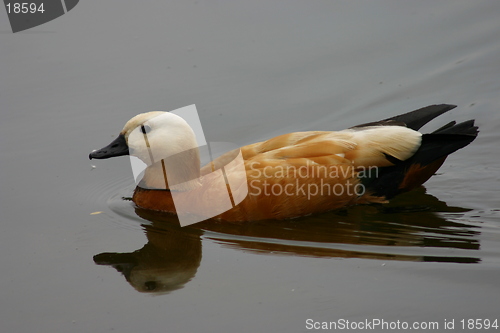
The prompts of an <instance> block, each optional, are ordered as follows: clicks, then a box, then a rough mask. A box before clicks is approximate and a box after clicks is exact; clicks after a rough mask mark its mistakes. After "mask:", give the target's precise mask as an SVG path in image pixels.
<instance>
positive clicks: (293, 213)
mask: <svg viewBox="0 0 500 333" xmlns="http://www.w3.org/2000/svg"><path fill="white" fill-rule="evenodd" d="M453 107H454V106H449V105H436V106H430V107H427V108H423V109H420V110H417V111H414V112H411V113H408V114H404V115H401V116H397V117H393V118H389V119H386V120H384V121H381V122H377V123H369V124H365V125H360V126H357V127H354V128H351V129H348V130H344V131H339V132H317V131H312V132H297V133H290V134H285V135H281V136H278V137H275V138H272V139H270V140H267V141H264V142H259V143H255V144H252V145H248V146H245V147H242V148H241V153H242V157H243V160H244V169H245V171H244V174H243V175H240V176H241V177H246V181H245V182H244V183H243V184H244V185H245V186H247V187H248V194H247V196H246V197H245V199H243V201H241V202H240V203H239V204H237V205H234V206H233V208H231V209H229V210H227V211H225V212H224V213H222V214H219V215H217V216H215V217H214V218H215V219H218V220H223V221H253V220H263V219H285V218H294V217H298V216H304V215H309V214H313V213H320V212H326V211H329V210H334V209H338V208H342V207H346V206H349V205H355V204H364V203H375V202H377V203H381V202H386V199H388V198H390V197H392V196H394V195H396V194H398V193H401V192H405V191H408V190H411V189H413V188H415V187H418V186H420V185H421V184H423V183H424V182H425V181H426V180H427V179H428V178H429V177H431V176H432V174H434V173H435V171H436V170H437V169H439V167H440V166H441V164H442V163H443V162H444V160H445V159H446V156H447V155H448V154H450V153H452V152H453V151H455V150H457V149H460V148H462V147H464V146H465V145H467V144H468V143H470V142H471V141H472V140H473V139H474V138H475V136H476V135H477V127H474V126H473V122H472V121H469V122H465V123H462V124H458V125H456V124H455V123H454V122H453V123H450V124H448V125H447V126H444V127H442V128H441V129H439V130H437V131H435V132H433V133H431V134H425V135H422V134H420V133H419V132H417V131H416V130H417V129H418V128H420V127H421V126H422V125H423V124H425V123H426V122H428V121H429V120H431V119H433V118H434V117H436V116H438V115H439V114H442V113H443V112H446V111H448V110H449V109H451V108H453ZM126 128H127V126H126ZM126 128H125V129H124V132H122V134H123V135H124V137H125V138H126V135H127V134H126V133H127V132H126ZM443 147H444V148H443ZM106 148H107V149H109V146H108V147H105V148H103V150H105V149H106ZM101 151H102V150H101ZM104 153H105V154H104V155H105V157H102V156H101V155H99V153H95V156H92V154H91V158H106V157H107V155H110V153H109V151H105V152H104ZM113 154H114V155H113ZM111 155H113V156H116V153H111ZM228 156H229V155H223V156H221V157H220V158H218V159H216V160H215V161H213V162H212V163H210V164H209V165H206V166H204V167H203V168H201V170H200V173H199V175H196V176H197V177H199V178H198V179H200V183H201V184H202V185H203V186H202V187H200V188H199V189H198V190H197V192H196V195H193V192H192V191H190V190H186V191H181V192H178V191H177V192H176V193H175V196H176V197H175V200H176V203H179V200H181V201H184V202H185V203H187V204H188V206H189V205H192V207H197V209H198V210H199V209H200V207H201V208H203V207H207V208H209V207H211V206H212V205H214V203H217V202H219V201H220V200H223V198H224V197H227V195H228V192H229V193H230V195H231V193H232V192H231V188H230V186H227V187H226V188H223V189H221V188H220V187H215V186H214V187H212V186H209V185H210V184H211V182H214V183H215V181H216V179H215V178H214V177H217V176H216V175H215V173H214V172H213V171H214V170H217V169H219V168H221V167H223V166H224V165H226V164H227V162H228V161H229V157H228ZM179 168H182V166H179ZM219 177H220V175H219ZM145 182H148V180H147V179H146V180H145ZM151 182H152V181H150V184H148V186H142V185H141V184H140V185H139V186H138V187H137V188H136V190H135V192H134V195H133V201H134V203H135V204H136V205H137V206H139V207H142V208H145V209H150V210H157V211H163V212H167V213H173V214H175V213H176V208H175V207H176V205H175V204H174V200H173V198H172V192H171V191H170V190H169V189H168V184H167V185H166V187H167V188H166V189H156V188H154V186H151ZM242 186H243V185H242ZM232 190H233V191H234V190H235V189H234V188H233V189H232ZM233 203H234V201H233Z"/></svg>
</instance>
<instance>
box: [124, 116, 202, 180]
mask: <svg viewBox="0 0 500 333" xmlns="http://www.w3.org/2000/svg"><path fill="white" fill-rule="evenodd" d="M122 134H123V135H124V136H125V139H126V141H127V144H128V147H129V151H130V155H131V156H136V157H138V158H139V159H141V160H142V161H143V162H144V163H146V165H147V166H148V168H147V169H146V172H145V175H144V178H143V179H142V183H141V184H142V185H143V186H146V187H148V188H159V189H164V188H165V187H166V183H165V177H164V173H166V175H167V177H168V184H170V186H172V185H174V184H179V183H186V184H185V188H182V189H190V188H192V187H193V186H194V185H196V184H193V183H192V182H190V181H191V180H193V179H195V180H196V178H197V177H199V171H200V158H199V152H198V145H197V142H196V136H195V134H194V132H193V130H192V129H191V127H190V126H189V125H188V123H187V122H186V121H185V120H184V119H182V118H181V117H179V116H177V115H175V114H173V113H170V112H162V111H153V112H147V113H141V114H139V115H137V116H135V117H133V118H132V119H130V120H129V121H128V122H127V123H126V124H125V127H124V128H123V131H122Z"/></svg>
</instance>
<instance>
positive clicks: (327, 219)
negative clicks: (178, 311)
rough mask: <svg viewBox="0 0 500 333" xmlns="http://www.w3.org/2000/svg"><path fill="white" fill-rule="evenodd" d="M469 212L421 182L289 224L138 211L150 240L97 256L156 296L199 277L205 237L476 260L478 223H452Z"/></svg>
mask: <svg viewBox="0 0 500 333" xmlns="http://www.w3.org/2000/svg"><path fill="white" fill-rule="evenodd" d="M467 211H468V210H467V209H465V208H460V207H450V206H448V205H447V204H446V203H444V202H442V201H439V200H438V199H437V198H436V197H434V196H432V195H429V194H426V193H425V189H424V188H423V187H421V188H420V189H417V190H416V191H413V192H409V193H406V194H404V195H401V196H400V197H399V198H397V199H396V200H394V201H393V202H391V203H390V204H385V205H370V206H356V207H350V208H348V209H346V210H344V211H337V212H331V213H326V214H321V215H316V216H310V217H304V218H300V219H295V220H287V221H275V220H273V221H259V222H254V223H248V222H245V223H227V222H226V223H221V222H218V221H205V222H200V223H197V224H195V225H192V226H189V227H180V226H179V223H178V220H177V217H175V216H168V215H167V216H166V215H165V214H158V213H156V212H153V211H149V210H144V209H140V208H135V212H136V214H137V215H139V216H140V217H141V218H143V219H145V220H147V221H149V222H147V223H144V224H143V228H144V230H145V233H146V236H147V239H148V243H147V244H146V245H145V246H144V247H143V248H141V249H139V250H137V251H134V252H132V253H101V254H98V255H96V256H95V257H94V261H95V263H96V264H99V265H108V266H112V267H114V268H115V269H116V270H118V271H119V272H121V273H122V274H123V275H124V277H125V279H126V280H127V281H128V282H129V283H130V284H131V285H132V286H133V287H134V288H135V289H136V290H137V291H140V292H145V293H156V294H163V293H168V292H171V291H174V290H176V289H180V288H182V287H183V286H184V285H186V284H187V283H188V282H189V281H190V280H191V279H192V278H193V277H194V276H195V275H196V272H197V269H198V267H199V265H200V262H201V258H202V240H203V239H209V240H213V241H216V242H217V243H219V244H221V245H222V246H225V247H229V248H233V249H237V250H243V251H248V252H253V253H258V254H271V255H292V256H307V257H316V258H365V259H378V260H384V261H388V260H398V261H430V262H453V263H469V264H470V263H478V262H480V258H479V257H474V256H472V255H471V254H472V253H471V251H474V250H478V249H479V248H480V244H479V240H478V238H479V233H480V232H479V229H478V227H477V226H474V225H470V224H466V223H460V222H457V219H458V218H460V217H461V216H463V214H464V213H465V212H467ZM452 218H453V220H451V219H452ZM424 248H425V250H424ZM415 253H416V254H415Z"/></svg>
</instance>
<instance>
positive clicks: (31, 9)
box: [6, 2, 45, 14]
mask: <svg viewBox="0 0 500 333" xmlns="http://www.w3.org/2000/svg"><path fill="white" fill-rule="evenodd" d="M6 7H7V13H8V14H10V13H14V14H27V13H31V14H34V13H43V12H44V11H45V9H43V2H42V3H41V4H40V5H37V4H36V3H33V2H31V3H29V2H23V3H20V2H14V3H10V2H9V3H8V4H7V5H6Z"/></svg>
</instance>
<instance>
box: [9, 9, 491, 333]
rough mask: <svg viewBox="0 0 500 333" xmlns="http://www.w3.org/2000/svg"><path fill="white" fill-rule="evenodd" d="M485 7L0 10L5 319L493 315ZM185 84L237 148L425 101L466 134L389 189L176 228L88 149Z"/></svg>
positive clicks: (261, 327) (42, 323)
mask: <svg viewBox="0 0 500 333" xmlns="http://www.w3.org/2000/svg"><path fill="white" fill-rule="evenodd" d="M499 17H500V2H498V1H496V0H489V1H457V0H449V1H419V2H416V1H414V2H411V3H410V2H404V3H403V2H396V1H349V2H348V1H335V2H327V1H314V2H309V1H307V2H299V1H288V2H269V1H252V2H245V3H241V2H238V3H234V2H229V1H214V2H210V3H206V2H192V1H189V2H183V3H182V4H181V3H180V2H179V3H173V2H163V1H141V2H137V1H128V0H127V1H124V0H121V1H104V2H102V1H82V2H80V3H79V4H78V6H77V7H75V9H73V10H72V11H71V12H70V13H68V14H66V15H64V16H62V17H60V18H59V19H57V20H54V21H52V22H49V23H47V24H45V25H42V26H39V27H37V28H34V29H32V30H28V31H26V32H23V33H17V34H12V33H11V32H10V27H9V26H8V20H7V15H6V13H5V12H4V11H2V10H0V60H1V61H0V115H1V122H0V137H1V153H2V158H1V160H0V163H1V167H0V170H1V178H0V186H1V200H0V205H1V207H0V208H1V225H0V228H1V229H0V249H1V251H0V267H1V268H2V270H1V273H0V283H1V285H2V286H3V287H2V288H0V299H1V301H0V323H1V326H2V331H3V332H107V331H113V330H114V331H117V332H236V331H238V332H303V331H308V330H307V329H306V320H307V319H308V318H311V319H314V320H317V321H336V320H339V319H348V320H351V321H362V320H365V319H372V318H379V319H384V320H387V321H396V320H400V321H407V322H409V323H412V322H415V321H417V322H421V321H437V322H439V323H440V325H441V326H440V328H441V329H443V326H442V325H443V323H444V321H445V320H448V321H450V320H452V319H455V325H456V327H455V328H456V330H458V328H459V326H458V322H459V321H460V320H461V319H466V320H467V319H469V318H472V319H476V318H480V319H491V320H493V319H499V320H500V312H499V310H498V309H499V305H500V298H499V296H498V295H500V283H499V281H500V204H499V200H500V195H499V193H498V192H499V191H498V190H499V185H500V179H499V177H500V167H499V166H498V154H499V153H500V150H499V148H498V147H499V146H498V142H499V139H500V134H499V132H498V126H499V123H500V112H499V110H500V61H499V59H500V39H499V37H498V36H500V20H499V19H498V18H499ZM193 103H195V104H196V105H197V106H198V111H199V113H200V117H201V121H202V124H203V127H204V131H205V135H206V137H207V139H208V140H209V141H227V142H233V143H236V144H238V145H245V144H250V143H253V142H256V141H261V140H264V139H267V138H270V137H272V136H275V135H278V134H282V133H287V132H291V131H298V130H301V131H302V130H340V129H343V128H346V127H349V126H352V125H355V124H358V123H362V122H367V121H373V120H378V119H382V118H387V117H389V116H392V115H395V114H398V113H402V112H406V111H411V110H413V109H417V108H420V107H422V106H426V105H430V104H435V103H450V104H457V105H458V106H459V107H458V108H457V109H455V110H453V111H452V112H450V113H449V114H446V115H443V116H441V117H440V118H439V119H437V120H436V121H435V122H433V124H429V126H426V127H425V128H424V130H429V131H430V130H432V129H435V128H437V127H439V126H441V125H442V124H445V123H446V122H448V121H451V120H455V119H456V120H467V119H470V118H475V119H476V121H477V124H478V125H479V126H480V130H481V133H480V136H479V137H478V139H477V140H476V141H475V142H474V143H473V144H471V145H470V146H469V147H467V148H465V149H463V150H461V151H459V152H457V153H455V154H454V155H453V156H451V157H450V158H449V159H448V160H447V162H446V163H445V165H444V166H443V167H442V168H441V169H440V171H439V173H438V175H436V176H434V177H433V178H432V179H431V180H430V181H429V182H427V184H426V189H423V188H422V189H419V190H417V191H415V192H412V193H408V194H406V195H404V196H401V197H399V198H397V199H396V200H394V201H393V202H391V203H390V204H389V205H384V206H359V207H352V208H349V209H347V210H344V211H340V212H332V213H327V214H322V215H318V216H312V217H308V218H302V219H297V220H293V221H286V222H276V223H268V222H260V223H254V224H245V225H240V226H238V225H233V226H225V225H206V224H202V225H198V226H197V227H188V228H180V227H178V226H177V224H176V223H175V221H172V220H169V219H165V218H159V217H158V216H154V215H151V214H149V213H147V212H141V211H135V210H134V208H133V207H132V206H131V205H130V202H128V201H124V200H122V197H127V196H130V195H131V192H132V189H133V179H132V173H131V170H130V165H129V162H128V160H127V158H116V159H111V160H106V161H95V162H94V161H92V162H91V161H89V160H88V159H87V155H88V153H89V152H90V150H92V149H96V148H100V147H102V146H104V145H105V144H107V143H109V142H110V141H111V140H112V139H113V138H114V137H115V136H116V135H117V133H118V132H119V131H120V130H121V128H122V126H123V124H124V123H125V122H126V121H127V120H128V119H129V118H131V117H132V116H133V115H135V114H137V113H140V112H145V111H151V110H173V109H176V108H179V107H182V106H185V105H190V104H193ZM92 165H95V168H93V167H92ZM94 212H102V213H99V214H94V215H92V213H94ZM375 331H376V330H375Z"/></svg>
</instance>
